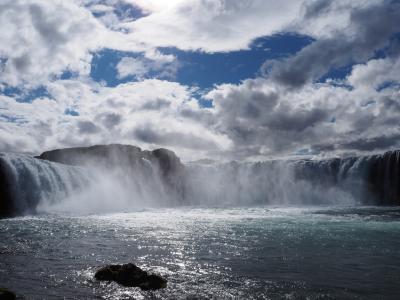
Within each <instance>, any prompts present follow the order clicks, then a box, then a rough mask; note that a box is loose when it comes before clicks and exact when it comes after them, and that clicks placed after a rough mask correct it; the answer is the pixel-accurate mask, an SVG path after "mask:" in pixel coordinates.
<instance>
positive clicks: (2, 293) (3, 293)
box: [0, 288, 17, 300]
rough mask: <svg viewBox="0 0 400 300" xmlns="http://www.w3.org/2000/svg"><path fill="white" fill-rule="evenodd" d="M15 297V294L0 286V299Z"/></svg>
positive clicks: (12, 299)
mask: <svg viewBox="0 0 400 300" xmlns="http://www.w3.org/2000/svg"><path fill="white" fill-rule="evenodd" d="M16 298H17V297H16V296H15V294H14V293H13V292H11V291H9V290H7V289H3V288H0V300H14V299H16Z"/></svg>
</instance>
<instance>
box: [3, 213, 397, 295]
mask: <svg viewBox="0 0 400 300" xmlns="http://www.w3.org/2000/svg"><path fill="white" fill-rule="evenodd" d="M399 233H400V208H395V207H394V208H378V207H364V208H357V207H342V208H273V207H258V208H236V209H223V208H215V209H211V208H208V209H203V208H179V209H162V210H146V211H140V212H133V213H121V214H108V215H89V216H76V215H75V216H74V215H59V214H58V215H40V216H35V217H23V218H15V219H6V220H0V282H1V286H4V287H7V288H9V289H11V290H13V291H15V292H17V293H18V295H20V296H24V297H26V298H28V299H32V298H33V299H43V298H45V299H52V298H54V299H56V298H60V297H65V298H67V299H74V298H80V299H83V298H85V299H131V298H135V299H143V298H144V299H146V298H152V299H158V298H169V299H176V298H178V299H198V298H200V299H202V298H240V299H260V298H266V299H400V285H399V282H400V239H399ZM127 262H134V263H136V264H137V265H138V266H140V267H142V268H143V269H145V270H150V271H153V272H156V273H158V274H161V275H162V276H165V277H166V278H167V280H168V288H166V289H164V290H161V291H156V292H143V291H141V290H139V289H137V288H123V287H120V286H119V285H118V284H115V283H104V282H97V281H95V280H94V279H93V275H94V272H95V270H96V269H97V268H99V267H101V266H103V265H105V264H109V263H127Z"/></svg>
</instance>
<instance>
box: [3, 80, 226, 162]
mask: <svg viewBox="0 0 400 300" xmlns="http://www.w3.org/2000/svg"><path fill="white" fill-rule="evenodd" d="M48 91H49V94H50V95H49V98H41V99H35V100H34V101H33V102H32V103H20V102H16V101H15V100H14V99H12V98H10V97H5V96H1V98H0V144H1V145H2V147H1V149H0V150H1V151H5V150H10V149H14V150H16V149H18V150H19V151H24V152H33V153H39V152H41V151H43V150H45V149H51V148H59V147H69V146H78V145H91V144H99V143H100V144H106V143H127V144H135V145H139V146H142V147H145V148H149V147H150V148H156V147H167V146H168V147H169V148H171V149H174V150H176V151H178V152H179V153H183V158H184V159H193V158H195V157H197V155H203V156H205V155H206V153H207V151H209V150H214V151H217V150H218V151H223V150H224V149H228V148H229V147H230V146H231V142H230V141H229V139H228V138H226V137H225V136H224V135H223V134H221V133H218V132H217V131H215V130H214V129H213V128H209V127H207V126H206V123H203V122H201V121H199V120H203V119H202V118H199V115H201V114H203V113H204V114H210V112H209V111H207V110H203V109H202V108H201V107H200V106H199V105H198V103H197V101H196V100H195V99H193V98H192V90H191V89H190V88H188V87H186V86H182V85H180V84H178V83H173V82H168V81H162V80H155V79H152V80H144V81H140V82H131V83H127V84H123V85H119V86H117V87H115V88H109V87H102V86H100V85H97V84H88V83H83V82H79V81H77V80H59V81H55V82H52V83H50V84H49V86H48ZM160 95H162V98H160V97H161V96H160ZM71 107H72V108H73V109H74V111H76V112H79V114H76V115H71V114H66V113H65V111H66V110H67V109H68V108H71ZM189 111H191V112H192V114H190V113H188V112H189ZM193 115H194V116H196V117H192V116H193ZM11 133H13V134H11Z"/></svg>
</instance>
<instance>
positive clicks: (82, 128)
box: [77, 121, 100, 134]
mask: <svg viewBox="0 0 400 300" xmlns="http://www.w3.org/2000/svg"><path fill="white" fill-rule="evenodd" d="M77 126H78V130H79V133H80V134H95V133H98V132H99V131H100V128H99V127H97V126H96V125H95V124H94V123H93V122H91V121H78V122H77Z"/></svg>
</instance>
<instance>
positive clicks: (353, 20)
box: [268, 1, 400, 88]
mask: <svg viewBox="0 0 400 300" xmlns="http://www.w3.org/2000/svg"><path fill="white" fill-rule="evenodd" d="M322 3H323V6H322V7H323V9H322V8H321V7H319V8H318V10H317V11H316V12H315V11H313V13H312V14H316V15H324V12H325V10H328V11H330V10H333V8H332V6H335V4H334V3H333V2H327V1H325V2H322ZM387 4H388V3H387V2H386V1H383V2H381V3H380V4H377V5H370V6H368V7H366V8H362V9H357V10H355V9H353V10H352V9H350V8H348V9H347V10H346V11H348V12H349V21H348V23H347V24H348V27H347V28H346V29H345V30H342V31H335V32H334V33H331V35H330V36H329V37H327V38H321V39H319V40H317V41H315V42H314V43H312V44H311V45H309V46H307V47H305V48H304V49H302V50H301V51H300V52H299V53H298V54H297V55H295V56H293V57H291V58H289V59H287V60H285V61H281V62H277V63H275V64H274V65H273V66H272V71H271V78H272V79H274V80H276V81H277V82H278V83H281V84H284V85H286V86H289V87H293V88H298V87H301V86H303V85H304V84H306V83H307V82H312V81H313V80H316V79H318V78H319V77H321V76H323V75H324V74H326V73H327V72H328V71H329V70H330V69H331V68H338V67H342V66H345V65H348V64H351V63H354V62H363V61H366V60H368V59H370V58H372V57H373V56H374V54H375V51H377V50H379V49H382V48H384V47H385V46H388V45H389V44H390V37H391V36H392V35H393V34H395V33H396V32H398V31H399V22H398V20H399V19H400V3H393V4H391V5H387ZM335 8H336V7H335ZM336 9H338V8H336ZM321 10H322V12H321ZM310 14H311V13H310ZM338 14H339V13H338ZM309 18H312V16H311V17H310V16H309ZM268 67H271V66H270V65H268Z"/></svg>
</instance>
